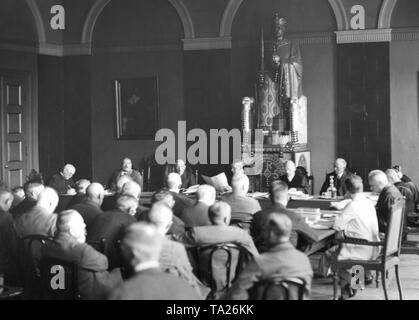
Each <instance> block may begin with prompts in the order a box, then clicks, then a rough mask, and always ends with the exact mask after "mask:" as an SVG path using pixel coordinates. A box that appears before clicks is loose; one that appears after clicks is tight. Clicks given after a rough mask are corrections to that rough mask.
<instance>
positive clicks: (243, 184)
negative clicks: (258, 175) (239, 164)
mask: <svg viewBox="0 0 419 320" xmlns="http://www.w3.org/2000/svg"><path fill="white" fill-rule="evenodd" d="M249 184H250V182H249V178H248V177H247V176H246V175H238V176H235V177H233V179H231V188H232V189H233V193H234V194H236V195H239V196H245V195H247V193H248V192H249Z"/></svg>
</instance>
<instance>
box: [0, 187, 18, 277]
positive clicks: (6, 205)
mask: <svg viewBox="0 0 419 320" xmlns="http://www.w3.org/2000/svg"><path fill="white" fill-rule="evenodd" d="M12 203H13V195H12V193H11V192H9V191H7V190H4V189H0V244H1V245H0V273H3V274H4V278H5V284H13V282H14V281H15V280H18V278H19V275H18V274H17V273H16V271H17V270H16V266H17V261H18V257H17V252H18V251H17V238H16V234H15V231H14V227H13V217H12V215H11V214H10V213H9V209H10V207H11V206H12Z"/></svg>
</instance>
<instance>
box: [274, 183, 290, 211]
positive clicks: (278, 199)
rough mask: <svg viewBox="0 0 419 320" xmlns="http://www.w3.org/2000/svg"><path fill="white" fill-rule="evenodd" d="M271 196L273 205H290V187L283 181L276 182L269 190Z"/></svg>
mask: <svg viewBox="0 0 419 320" xmlns="http://www.w3.org/2000/svg"><path fill="white" fill-rule="evenodd" d="M269 195H270V198H271V201H272V202H273V203H282V204H283V205H284V206H286V205H287V203H288V185H287V183H286V182H284V181H282V180H278V181H274V182H272V184H271V187H270V189H269Z"/></svg>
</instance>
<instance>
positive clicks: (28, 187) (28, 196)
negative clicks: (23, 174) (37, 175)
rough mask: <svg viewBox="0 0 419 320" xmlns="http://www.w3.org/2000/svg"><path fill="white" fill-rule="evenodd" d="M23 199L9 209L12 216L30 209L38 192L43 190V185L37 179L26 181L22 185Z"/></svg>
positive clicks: (34, 203) (36, 198)
mask: <svg viewBox="0 0 419 320" xmlns="http://www.w3.org/2000/svg"><path fill="white" fill-rule="evenodd" d="M23 189H24V191H25V199H23V201H22V202H21V203H19V204H18V205H17V206H16V207H14V208H12V209H11V210H10V213H11V214H12V215H13V216H15V217H16V216H18V215H20V214H22V213H25V212H27V211H29V210H30V209H32V208H33V207H34V206H35V205H36V200H38V196H39V194H40V193H41V192H42V190H44V185H43V184H42V183H41V182H39V181H28V182H26V183H25V184H24V185H23Z"/></svg>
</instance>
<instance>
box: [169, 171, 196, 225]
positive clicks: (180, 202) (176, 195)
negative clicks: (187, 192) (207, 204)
mask: <svg viewBox="0 0 419 320" xmlns="http://www.w3.org/2000/svg"><path fill="white" fill-rule="evenodd" d="M181 186H182V178H181V177H180V175H179V174H178V173H175V172H171V173H169V175H168V176H167V188H168V189H169V192H170V193H171V194H172V196H173V199H174V200H175V204H174V206H173V209H172V210H173V214H174V215H175V216H177V217H180V216H181V215H182V212H183V210H184V209H185V208H188V207H191V206H192V205H193V201H192V200H191V199H189V198H188V197H186V196H184V195H183V194H181V193H180V189H181Z"/></svg>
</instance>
